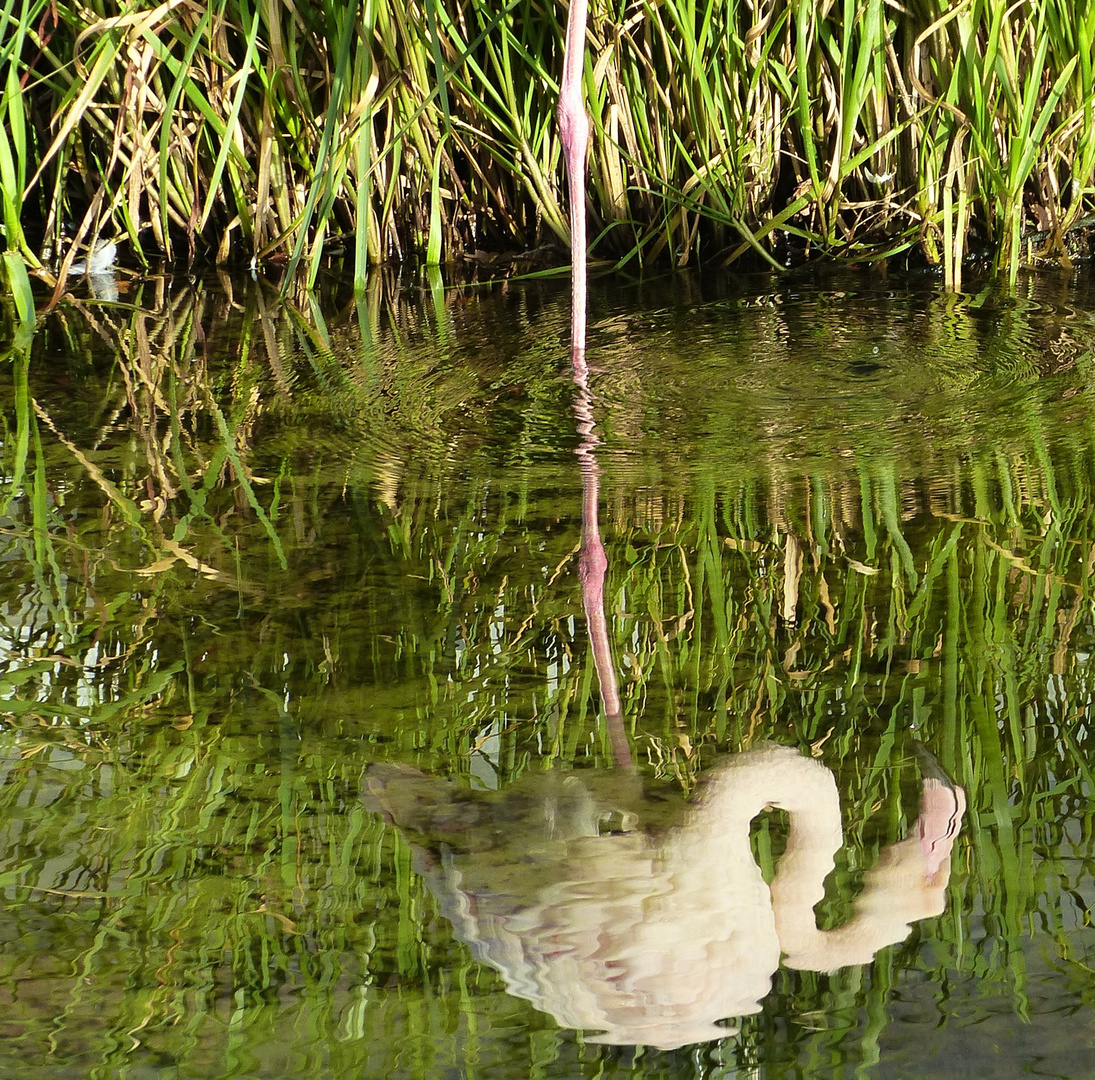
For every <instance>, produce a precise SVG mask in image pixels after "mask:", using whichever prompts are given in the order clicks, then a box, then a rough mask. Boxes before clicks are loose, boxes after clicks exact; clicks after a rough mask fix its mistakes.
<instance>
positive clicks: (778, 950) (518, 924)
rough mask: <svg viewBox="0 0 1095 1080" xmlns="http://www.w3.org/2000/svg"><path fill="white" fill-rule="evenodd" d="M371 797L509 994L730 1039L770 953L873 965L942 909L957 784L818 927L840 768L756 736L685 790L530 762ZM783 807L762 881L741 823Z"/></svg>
mask: <svg viewBox="0 0 1095 1080" xmlns="http://www.w3.org/2000/svg"><path fill="white" fill-rule="evenodd" d="M367 783H368V795H367V801H368V802H369V803H370V804H371V806H372V807H373V808H374V809H376V810H379V811H381V812H382V813H383V814H384V815H385V817H386V818H387V819H388V820H389V821H390V822H392V823H393V824H394V825H395V826H396V827H397V828H398V829H399V830H400V832H401V833H402V834H403V835H404V836H405V837H406V838H407V839H408V841H409V842H410V843H411V846H412V849H413V850H414V853H415V860H416V869H417V870H418V871H419V872H420V873H421V874H422V875H423V876H424V877H425V880H426V883H427V885H428V887H429V889H430V890H431V892H432V893H433V894H434V896H435V897H436V898H437V900H438V901H439V903H440V905H441V908H442V911H443V913H444V914H445V916H446V917H447V918H448V919H449V920H450V921H451V923H452V925H453V927H454V930H455V932H456V936H457V937H458V938H459V939H460V940H462V941H464V942H465V943H467V945H468V946H469V947H470V948H471V950H472V952H473V953H474V955H475V956H476V958H477V959H479V960H480V961H482V962H484V963H487V964H489V965H490V966H491V967H493V968H495V969H496V970H497V971H498V972H500V973H501V975H502V977H503V979H504V980H505V983H506V986H507V989H508V990H509V991H510V993H512V994H514V995H516V996H518V997H521V998H524V999H526V1000H528V1001H530V1002H532V1003H533V1004H534V1005H535V1006H536V1007H537V1008H538V1009H541V1010H543V1011H544V1012H547V1013H550V1014H551V1015H552V1016H554V1017H555V1019H556V1020H557V1021H558V1022H559V1023H560V1024H561V1025H563V1026H565V1027H573V1028H581V1029H585V1030H587V1031H597V1032H599V1033H600V1034H598V1035H597V1036H595V1038H594V1041H599V1042H605V1043H613V1044H643V1045H648V1046H654V1047H659V1048H662V1049H673V1048H676V1047H679V1046H683V1045H686V1044H690V1043H698V1042H707V1041H710V1040H713V1039H719V1038H723V1037H725V1036H726V1035H728V1034H731V1033H732V1029H729V1028H727V1027H725V1026H722V1025H720V1024H719V1023H718V1021H720V1020H724V1019H726V1018H731V1017H739V1016H745V1015H748V1014H750V1013H755V1012H757V1011H759V1010H760V1007H761V1002H762V1000H763V998H764V997H765V996H766V995H767V993H768V992H769V990H770V989H771V981H772V976H773V974H774V973H775V971H776V969H777V968H778V966H779V963H780V958H781V954H782V956H783V957H784V963H785V964H786V965H788V966H790V967H793V968H798V969H804V970H813V971H832V970H836V969H838V968H841V967H844V966H846V965H850V964H863V963H867V962H869V961H870V960H871V959H872V958H873V956H874V954H875V952H876V951H877V950H878V949H880V948H882V947H883V946H885V945H889V944H893V943H896V942H899V941H902V940H904V938H905V937H906V936H907V935H908V933H909V929H910V926H911V924H912V923H913V922H915V921H916V920H918V919H923V918H927V917H929V916H933V915H937V914H940V913H941V912H942V911H943V907H944V893H945V889H946V885H947V881H948V878H949V873H950V852H951V848H952V845H953V843H954V840H955V837H956V836H957V833H958V828H959V824H960V820H961V816H962V814H963V812H964V810H965V796H964V794H963V792H962V789H961V788H959V787H956V786H954V785H953V784H951V783H950V782H949V781H948V780H946V778H945V777H941V776H937V775H932V776H927V775H926V776H925V779H924V782H923V788H922V795H921V810H920V815H919V817H918V819H917V823H916V826H915V828H914V829H912V830H910V835H909V837H908V838H906V839H904V840H901V841H899V842H897V843H894V844H891V845H889V846H888V847H887V848H884V849H883V851H882V852H881V854H880V857H879V859H878V862H877V863H876V865H875V866H874V867H873V868H871V869H870V870H868V871H867V872H866V874H865V875H864V881H863V889H862V892H861V894H860V896H859V897H858V899H857V900H856V902H855V904H854V909H853V914H852V917H851V918H850V920H849V921H848V922H847V923H846V924H845V925H843V926H841V927H838V928H836V929H832V930H820V929H818V927H817V923H816V920H815V916H814V905H815V904H816V903H817V902H818V901H819V900H821V898H822V896H823V894H824V882H825V878H826V875H827V874H828V873H829V871H830V870H832V868H833V865H834V862H833V856H834V854H835V852H836V851H837V850H838V848H839V847H840V845H841V843H842V839H843V833H842V827H841V817H840V803H839V797H838V795H837V789H836V783H835V781H834V779H833V775H832V773H831V772H830V771H829V770H828V769H827V768H825V767H824V766H823V765H822V764H821V763H820V762H818V761H816V760H814V759H812V758H808V757H805V756H803V755H801V754H799V753H798V752H797V751H795V750H792V749H789V748H786V747H779V746H774V745H762V746H759V747H755V748H753V749H750V750H748V751H746V752H744V753H740V754H735V755H730V756H727V757H724V758H722V759H721V760H719V761H718V762H716V763H715V765H714V766H713V767H712V768H710V769H709V770H708V771H707V772H706V773H705V775H704V778H703V780H702V782H701V783H700V785H699V786H698V788H697V790H696V792H694V794H693V798H692V799H691V800H688V801H685V800H683V799H677V800H673V799H669V800H665V799H662V800H660V801H658V802H655V803H651V802H649V801H646V802H644V801H643V798H642V796H641V792H640V788H639V784H638V781H637V778H636V776H635V774H634V773H630V774H629V773H626V772H624V771H620V770H617V771H615V772H611V773H581V772H575V773H569V774H559V773H542V774H537V775H533V776H530V777H529V778H527V779H525V780H524V781H522V782H519V783H518V784H516V785H514V786H513V787H512V788H510V789H507V790H506V791H504V792H501V793H491V794H490V795H486V794H482V793H478V794H473V793H471V792H467V791H462V790H461V789H458V788H457V787H456V786H455V785H454V784H451V783H448V782H446V781H441V780H437V779H435V778H432V777H429V776H427V775H425V774H423V773H421V772H419V771H417V770H415V769H411V768H409V767H405V766H374V767H373V768H372V769H370V771H369V774H368V777H367ZM769 808H778V809H783V810H786V811H787V812H788V813H789V816H790V830H789V835H788V841H787V847H786V850H785V851H784V853H783V856H782V857H781V859H780V861H779V864H778V867H777V871H776V875H775V878H774V879H773V881H772V882H771V884H770V885H769V884H767V883H766V882H765V880H764V878H763V876H762V874H761V871H760V868H759V866H758V865H757V863H756V861H755V860H754V858H753V854H752V849H751V844H750V836H749V828H750V822H751V821H752V819H753V818H754V817H756V816H757V815H758V814H759V813H761V812H762V811H764V810H766V809H769Z"/></svg>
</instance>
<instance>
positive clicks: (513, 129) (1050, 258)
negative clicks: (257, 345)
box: [0, 0, 1095, 301]
mask: <svg viewBox="0 0 1095 1080" xmlns="http://www.w3.org/2000/svg"><path fill="white" fill-rule="evenodd" d="M0 20H2V21H0V90H2V92H3V102H2V109H0V112H2V114H3V115H2V122H0V187H2V199H3V230H4V240H5V246H6V248H7V254H6V256H5V259H4V263H5V267H6V269H7V271H8V277H9V279H10V281H11V284H12V288H13V290H14V291H15V292H16V293H18V289H17V287H16V278H18V277H19V276H20V275H22V278H23V280H24V281H25V280H26V274H25V272H24V266H25V267H27V268H29V269H30V271H31V272H32V273H37V274H39V275H40V276H42V277H45V278H46V279H47V280H50V279H51V278H53V279H54V280H55V279H56V277H60V278H63V277H64V275H65V274H66V273H67V272H68V271H69V270H70V269H71V266H72V264H73V262H75V261H78V260H79V259H82V258H84V257H85V254H86V252H87V251H88V250H91V251H94V250H95V247H96V245H97V244H101V243H105V242H107V241H109V240H115V239H117V240H118V241H119V242H123V243H124V245H125V255H124V258H125V259H126V261H131V262H134V263H136V264H144V263H146V262H148V261H149V260H153V259H160V258H166V259H168V260H173V261H176V262H180V263H188V264H194V263H215V264H229V265H236V266H241V267H242V266H247V265H270V266H275V267H279V268H280V267H283V268H285V269H286V270H287V271H288V272H289V276H293V275H295V273H296V271H298V270H303V271H304V272H305V274H306V276H307V280H308V282H309V284H310V283H312V282H314V280H315V276H316V274H317V272H318V270H319V268H320V266H321V265H322V264H323V262H324V261H325V260H327V259H329V258H331V257H332V256H334V257H339V258H342V259H344V260H345V262H346V263H347V264H348V265H349V266H352V269H353V274H354V279H355V284H357V285H359V286H363V285H364V282H365V278H366V273H367V269H368V267H369V266H370V265H375V264H377V263H381V262H391V261H400V260H407V259H414V260H418V261H424V262H425V263H426V264H428V265H436V264H440V263H444V262H456V261H467V260H471V261H477V260H481V261H489V259H490V258H491V257H492V255H491V254H490V253H498V252H501V251H507V252H510V251H516V250H524V251H529V250H534V249H538V248H545V249H547V250H546V261H547V262H549V263H555V264H562V263H565V262H566V260H567V254H566V244H567V242H568V238H569V230H568V224H567V220H566V212H565V187H564V170H563V163H562V159H561V152H560V145H559V136H558V130H557V125H556V120H555V105H556V99H557V95H558V79H559V76H560V71H561V63H562V40H563V34H564V30H565V24H566V7H565V5H564V3H563V2H558V3H550V2H546V0H509V2H505V3H502V4H499V3H487V2H486V0H448V2H447V3H445V4H442V3H440V2H439V0H398V2H396V3H391V2H390V0H364V2H363V3H360V4H353V5H339V4H335V3H333V2H327V3H324V4H319V3H311V2H300V3H288V2H281V0H257V2H252V0H213V2H212V3H210V4H208V5H205V4H197V3H194V2H193V0H165V2H162V3H153V2H152V0H136V2H134V3H131V4H129V5H119V4H116V3H110V2H102V0H94V2H93V3H92V4H91V5H89V6H82V5H75V4H71V3H68V2H64V0H59V2H54V0H29V2H26V3H23V4H15V3H14V2H13V0H6V2H5V3H3V5H2V13H0ZM586 57H587V58H586V68H585V80H584V92H585V98H586V107H587V110H588V112H589V115H590V120H591V149H590V155H589V182H588V190H587V194H586V205H587V212H588V216H589V224H590V230H591V236H592V237H593V241H592V244H591V248H592V254H593V255H594V256H595V257H597V258H599V259H602V260H606V265H614V266H616V267H619V268H625V267H626V268H629V269H632V270H636V269H639V268H641V267H644V266H650V265H654V264H657V265H662V266H665V265H674V266H685V265H690V264H691V265H695V264H697V263H703V264H706V265H714V266H727V265H731V264H733V263H734V262H735V261H737V260H740V259H742V258H748V259H752V260H753V261H754V262H755V261H757V260H764V261H766V262H769V263H771V264H773V265H776V266H780V267H783V266H788V265H797V264H801V263H802V262H805V261H808V260H810V259H812V258H814V257H815V256H819V255H820V256H828V257H836V258H842V259H848V260H858V261H862V260H877V259H885V258H893V257H901V258H903V259H906V260H914V261H918V262H921V263H927V264H928V265H933V266H938V267H940V268H941V270H942V273H943V278H944V282H945V284H946V286H947V287H951V288H961V283H962V268H963V264H964V263H965V262H967V261H968V260H969V259H970V258H971V257H978V258H981V259H985V260H988V259H991V260H992V263H993V266H994V268H995V269H996V270H997V271H999V272H1001V273H1003V274H1006V275H1008V276H1009V277H1010V278H1011V279H1012V280H1013V281H1014V275H1015V273H1016V272H1017V270H1018V268H1019V267H1020V266H1021V265H1024V264H1025V265H1030V264H1032V263H1038V262H1040V261H1047V262H1051V263H1053V262H1056V263H1060V264H1064V265H1066V266H1067V265H1070V264H1071V261H1072V260H1073V259H1075V258H1076V257H1077V256H1080V257H1086V256H1089V255H1090V248H1091V236H1092V233H1093V231H1095V230H1093V229H1092V225H1093V224H1095V120H1093V108H1095V88H1093V68H1095V3H1092V2H1091V0H1085V2H1083V3H1079V4H1066V3H1060V2H1053V0H1027V2H1020V3H1005V2H999V3H998V2H994V0H962V2H959V3H955V4H948V3H946V0H909V2H908V3H899V2H897V0H891V2H886V3H884V2H883V0H859V2H856V3H853V2H852V0H845V2H829V3H823V4H815V3H813V2H806V0H801V2H787V0H750V2H742V3H739V2H736V0H708V2H706V3H704V4H694V3H688V2H685V0H658V2H650V0H640V2H632V0H627V2H606V0H594V2H593V3H592V5H591V12H590V21H589V29H588V35H587V50H586ZM16 299H17V301H18V295H17V297H16Z"/></svg>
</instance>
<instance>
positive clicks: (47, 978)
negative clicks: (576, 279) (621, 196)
mask: <svg viewBox="0 0 1095 1080" xmlns="http://www.w3.org/2000/svg"><path fill="white" fill-rule="evenodd" d="M111 288H112V289H116V290H117V299H116V300H108V301H100V300H97V299H95V297H94V296H89V295H87V292H88V290H87V288H86V286H80V287H78V288H76V289H75V290H74V295H73V296H72V297H70V298H69V299H68V300H66V301H65V302H64V303H62V304H61V305H60V306H58V307H57V308H56V309H55V310H54V311H53V312H52V313H51V314H49V315H47V316H45V317H43V318H42V319H41V320H40V323H39V326H38V329H37V331H36V333H35V334H34V337H33V340H32V341H30V342H29V343H28V342H26V341H23V340H16V341H15V343H14V344H13V343H12V342H13V337H12V333H11V332H10V329H5V330H4V332H3V334H2V340H3V341H4V342H6V344H5V345H4V347H3V351H4V353H5V355H6V360H5V363H4V364H3V366H2V368H0V402H2V416H3V428H2V430H0V435H2V447H0V807H2V812H0V909H2V912H3V915H2V919H0V1073H2V1074H3V1075H4V1076H5V1077H10V1078H14V1080H18V1078H22V1077H41V1076H49V1077H70V1076H71V1077H96V1078H106V1077H124V1078H132V1080H137V1078H141V1080H144V1078H151V1077H157V1078H161V1077H162V1078H172V1080H174V1078H180V1080H181V1078H190V1077H194V1078H221V1077H224V1078H229V1077H232V1078H247V1080H250V1078H255V1080H258V1078H262V1080H265V1078H275V1077H276V1078H283V1077H284V1078H297V1077H301V1078H303V1077H308V1078H310V1080H311V1078H320V1077H324V1078H326V1077H330V1078H339V1080H342V1078H351V1077H353V1078H363V1077H364V1078H371V1077H385V1078H387V1077H408V1078H416V1080H417V1078H431V1080H432V1078H449V1077H467V1078H469V1080H485V1078H488V1077H516V1076H521V1077H525V1076H531V1077H537V1078H545V1080H546V1078H554V1077H588V1078H590V1080H593V1078H601V1077H659V1078H660V1077H666V1078H668V1077H673V1078H677V1077H681V1078H684V1077H712V1078H713V1077H726V1078H730V1077H749V1078H764V1080H775V1078H784V1077H787V1078H790V1077H794V1078H799V1077H802V1078H806V1077H853V1076H854V1077H867V1076H870V1077H875V1078H879V1080H882V1078H890V1077H892V1078H900V1077H909V1076H917V1077H967V1076H977V1077H981V1076H985V1075H992V1076H994V1077H1004V1078H1006V1077H1019V1076H1027V1075H1029V1074H1036V1075H1039V1076H1050V1077H1064V1078H1069V1080H1077V1078H1081V1077H1087V1076H1090V1075H1091V1067H1092V1066H1091V1061H1092V1060H1093V1057H1092V1054H1093V1051H1095V1011H1093V1006H1095V979H1093V968H1095V930H1093V929H1092V925H1091V923H1092V909H1093V904H1095V878H1093V869H1095V867H1093V858H1095V853H1093V841H1092V831H1091V827H1092V803H1091V799H1092V792H1093V781H1092V768H1093V766H1095V743H1093V735H1092V719H1091V709H1092V695H1093V690H1095V670H1093V661H1092V652H1093V647H1095V618H1093V615H1095V610H1093V603H1092V590H1091V585H1090V582H1091V580H1092V569H1093V567H1095V422H1093V421H1095V353H1093V342H1095V281H1093V280H1092V279H1091V278H1090V277H1086V278H1085V277H1081V276H1075V277H1071V278H1069V277H1057V276H1034V277H1030V278H1027V279H1024V280H1021V281H1020V284H1019V287H1018V289H1017V291H1016V292H1014V293H1012V294H1008V293H1007V292H1006V291H1003V290H1001V289H998V288H994V287H991V286H986V287H985V288H984V289H983V291H980V292H973V293H967V294H964V295H948V294H945V293H943V292H942V291H941V290H940V289H939V288H938V286H937V283H936V282H935V281H934V280H933V279H932V278H929V277H921V278H917V277H907V276H900V277H898V276H892V275H890V276H887V275H886V274H885V273H881V272H879V271H878V270H873V269H872V270H862V271H855V270H853V271H849V272H845V273H843V274H841V275H839V276H830V277H824V278H817V277H811V276H803V275H799V276H791V277H787V278H779V279H777V278H769V277H756V278H710V277H704V278H695V277H676V278H669V279H659V280H656V281H647V282H645V283H642V284H634V283H627V282H622V281H619V280H615V281H610V282H608V283H605V282H597V283H595V284H594V285H593V287H592V291H591V297H590V313H589V320H590V329H589V338H588V346H589V349H588V365H589V370H588V373H587V375H586V376H585V377H584V378H581V379H578V380H577V381H576V379H575V373H574V371H573V369H572V366H571V359H570V353H569V342H568V319H569V294H568V290H567V286H566V283H565V281H556V282H549V283H546V284H544V283H541V284H536V283H530V284H523V285H522V284H520V283H516V282H512V283H510V284H508V285H507V286H505V287H495V288H493V289H476V288H473V287H471V286H467V287H462V288H453V289H449V290H444V289H442V288H441V287H440V284H439V282H437V281H434V282H432V283H431V282H430V281H424V282H423V283H421V284H417V285H416V284H410V285H408V284H406V283H402V284H401V283H399V282H398V281H395V280H394V279H390V278H378V279H376V281H375V282H374V283H373V287H372V289H371V291H370V292H369V294H368V295H367V296H365V297H363V298H362V299H361V300H360V301H359V302H354V301H353V300H352V299H350V298H347V297H345V296H339V295H337V294H335V293H332V294H331V295H327V296H325V297H323V298H320V299H316V298H313V297H308V296H303V295H302V296H297V297H290V298H289V299H287V300H281V299H279V297H278V295H277V293H276V291H275V290H274V289H272V288H269V287H266V286H264V285H262V284H261V283H255V282H251V281H240V280H229V279H219V280H212V281H199V282H194V281H193V280H190V279H182V278H169V277H164V278H149V279H146V280H129V279H125V278H121V279H119V280H118V281H117V282H115V283H114V285H113V286H111ZM100 294H101V293H100ZM108 295H113V294H112V293H110V292H108ZM842 928H843V929H842ZM781 954H782V956H783V959H782V961H781V959H780V957H781Z"/></svg>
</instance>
